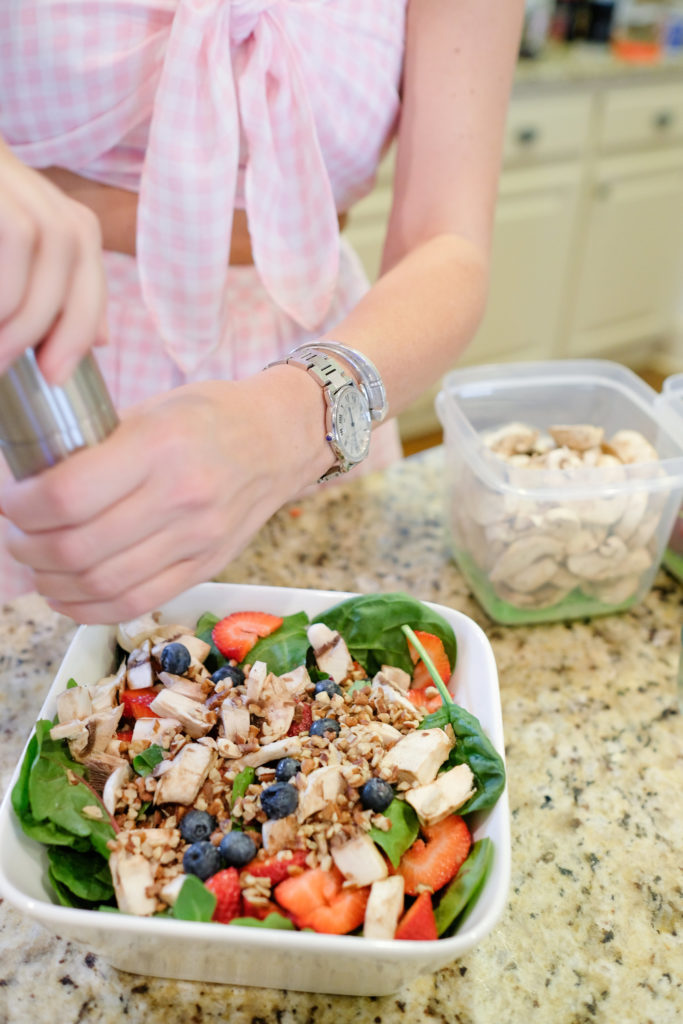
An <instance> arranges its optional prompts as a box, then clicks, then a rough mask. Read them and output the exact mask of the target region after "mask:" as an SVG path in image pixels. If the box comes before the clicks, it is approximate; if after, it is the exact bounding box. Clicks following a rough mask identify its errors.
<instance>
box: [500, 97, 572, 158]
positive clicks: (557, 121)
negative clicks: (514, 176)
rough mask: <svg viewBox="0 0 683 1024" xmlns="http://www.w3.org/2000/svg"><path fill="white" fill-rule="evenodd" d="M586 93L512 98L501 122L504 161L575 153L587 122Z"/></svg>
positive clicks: (564, 155) (569, 155) (567, 155)
mask: <svg viewBox="0 0 683 1024" xmlns="http://www.w3.org/2000/svg"><path fill="white" fill-rule="evenodd" d="M590 110H591V98H590V96H589V95H587V94H585V95H578V96H551V97H544V98H543V99H532V98H528V99H527V98H522V99H516V98H513V99H512V101H511V103H510V109H509V111H508V117H507V122H506V126H505V143H504V148H503V161H504V163H505V164H507V165H510V164H522V163H525V164H526V163H530V162H533V161H535V160H539V161H541V160H546V159H549V158H551V159H555V158H557V157H560V158H562V157H571V156H576V155H578V154H579V153H581V151H582V150H583V149H584V147H585V144H586V139H587V137H588V129H589V125H590Z"/></svg>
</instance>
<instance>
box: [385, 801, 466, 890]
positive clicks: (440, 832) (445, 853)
mask: <svg viewBox="0 0 683 1024" xmlns="http://www.w3.org/2000/svg"><path fill="white" fill-rule="evenodd" d="M420 831H421V833H422V835H423V836H424V839H416V840H415V842H414V843H413V845H412V846H411V847H410V849H408V850H406V852H405V853H404V854H403V856H402V857H401V862H400V864H399V866H398V873H399V874H400V875H403V880H404V882H405V890H406V893H407V895H409V896H414V895H415V894H416V893H417V891H418V886H426V887H428V888H429V889H431V890H432V891H433V892H436V891H437V889H441V887H442V886H444V885H446V883H447V882H450V880H451V878H453V876H454V875H455V874H457V872H458V871H459V870H460V867H461V865H462V864H463V862H464V861H465V859H466V857H467V854H468V853H469V852H470V846H471V845H472V836H471V835H470V830H469V829H468V827H467V825H466V824H465V821H464V819H463V818H461V817H460V815H459V814H449V815H448V817H447V818H444V819H443V821H439V822H437V823H436V825H428V826H423V827H422V828H421V829H420Z"/></svg>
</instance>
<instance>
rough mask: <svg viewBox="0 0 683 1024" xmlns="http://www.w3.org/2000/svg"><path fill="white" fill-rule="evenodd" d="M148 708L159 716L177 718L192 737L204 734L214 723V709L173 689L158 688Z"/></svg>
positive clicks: (195, 737)
mask: <svg viewBox="0 0 683 1024" xmlns="http://www.w3.org/2000/svg"><path fill="white" fill-rule="evenodd" d="M150 708H151V709H152V711H154V712H156V714H157V715H159V716H160V717H161V718H177V719H178V721H179V722H180V723H181V725H182V726H183V728H184V729H185V731H186V732H187V734H188V736H191V737H192V738H193V739H197V737H198V736H206V734H207V732H209V731H210V730H211V729H212V727H213V726H214V725H215V724H216V712H215V711H211V710H210V709H209V708H207V707H205V706H204V705H203V704H198V703H197V701H195V700H192V698H191V697H185V696H183V694H182V693H176V692H175V690H166V689H164V690H160V691H159V693H158V694H157V695H156V697H155V698H154V700H153V701H152V703H151V704H150Z"/></svg>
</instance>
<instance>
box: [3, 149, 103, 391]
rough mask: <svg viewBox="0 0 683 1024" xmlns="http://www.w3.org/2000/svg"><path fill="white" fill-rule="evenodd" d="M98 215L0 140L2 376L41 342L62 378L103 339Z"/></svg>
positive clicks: (51, 369)
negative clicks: (66, 193)
mask: <svg viewBox="0 0 683 1024" xmlns="http://www.w3.org/2000/svg"><path fill="white" fill-rule="evenodd" d="M101 252H102V246H101V235H100V227H99V223H98V221H97V218H96V217H95V215H94V214H93V213H92V212H91V211H90V210H89V209H88V208H87V207H85V206H83V205H82V204H81V203H77V202H75V201H74V200H73V199H69V198H68V196H65V195H64V194H63V193H62V192H60V191H59V189H58V188H56V187H55V186H54V185H53V184H52V183H51V182H49V181H47V179H45V178H44V177H43V176H42V175H41V174H39V173H38V172H37V171H34V170H32V169H31V168H29V167H26V165H25V164H22V163H21V161H20V160H18V159H17V158H16V157H15V156H14V155H13V153H12V152H11V151H10V150H9V149H8V148H7V147H6V146H5V145H4V144H3V143H2V142H0V374H2V373H4V372H5V370H6V369H7V367H8V366H9V365H10V363H12V362H13V361H14V360H15V359H16V358H17V356H19V355H20V354H21V353H22V352H23V351H24V349H26V348H30V347H34V348H35V347H37V346H40V347H39V348H38V351H37V357H38V363H39V365H40V368H41V370H42V372H43V374H44V375H45V377H46V378H47V380H48V381H49V382H50V383H52V384H61V383H63V382H64V381H65V380H66V379H67V378H68V377H69V376H70V374H71V372H72V371H73V370H74V369H75V367H76V365H77V364H78V362H79V361H80V359H81V357H82V356H83V355H85V353H86V352H88V350H89V349H90V348H91V347H92V346H93V345H95V344H97V343H102V341H103V340H104V338H105V334H106V328H105V326H104V307H105V298H106V287H105V278H104V270H103V267H102V258H101Z"/></svg>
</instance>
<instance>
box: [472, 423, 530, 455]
mask: <svg viewBox="0 0 683 1024" xmlns="http://www.w3.org/2000/svg"><path fill="white" fill-rule="evenodd" d="M538 438H539V432H538V430H536V429H535V428H534V427H529V426H527V424H526V423H506V424H505V426H503V427H499V428H498V429H497V430H493V431H488V432H486V433H484V434H482V438H481V439H482V441H483V442H484V444H485V445H486V447H487V448H490V449H491V451H492V452H496V454H498V455H502V456H504V457H507V456H509V455H526V454H529V453H530V452H533V451H534V450H535V448H536V444H537V442H538Z"/></svg>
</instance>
